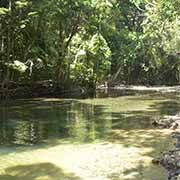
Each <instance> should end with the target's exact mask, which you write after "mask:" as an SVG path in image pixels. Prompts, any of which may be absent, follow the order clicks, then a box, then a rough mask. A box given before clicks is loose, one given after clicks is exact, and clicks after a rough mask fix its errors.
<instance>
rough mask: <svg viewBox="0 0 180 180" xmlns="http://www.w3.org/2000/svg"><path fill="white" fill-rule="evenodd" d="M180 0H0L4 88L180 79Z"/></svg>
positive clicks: (0, 82)
mask: <svg viewBox="0 0 180 180" xmlns="http://www.w3.org/2000/svg"><path fill="white" fill-rule="evenodd" d="M179 8H180V1H179V0H173V1H171V0H76V1H73V0H1V1H0V95H1V96H2V97H4V96H7V95H9V96H20V97H24V96H27V95H28V94H31V95H32V96H39V95H47V94H58V93H61V92H63V91H64V90H76V89H77V90H78V91H79V89H80V90H82V89H81V88H83V89H85V90H88V89H95V87H96V86H97V85H99V84H102V83H104V82H108V83H109V84H110V85H113V84H125V85H129V84H133V85H177V84H179V82H180V61H179V60H180V11H179Z"/></svg>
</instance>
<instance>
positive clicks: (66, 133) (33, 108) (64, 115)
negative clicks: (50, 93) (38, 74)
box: [0, 94, 180, 180]
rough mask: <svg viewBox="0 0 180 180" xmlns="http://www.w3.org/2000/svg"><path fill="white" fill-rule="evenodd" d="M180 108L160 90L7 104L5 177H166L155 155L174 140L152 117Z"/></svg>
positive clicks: (0, 135) (1, 175)
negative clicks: (91, 97) (156, 93)
mask: <svg viewBox="0 0 180 180" xmlns="http://www.w3.org/2000/svg"><path fill="white" fill-rule="evenodd" d="M179 108H180V102H179V97H178V96H174V95H173V96H170V95H155V94H151V95H142V96H139V95H132V96H121V97H107V98H94V99H82V100H78V99H43V98H42V99H30V100H17V101H10V102H8V103H7V102H6V103H1V106H0V162H1V163H0V180H67V179H68V180H101V179H102V180H106V179H107V180H123V179H124V180H126V179H135V180H136V179H137V180H141V179H144V180H150V179H153V177H154V178H156V179H158V180H164V179H165V172H164V171H163V169H162V168H161V167H160V166H154V165H152V164H151V160H152V158H153V157H157V156H158V155H159V154H160V152H161V151H164V150H166V149H168V148H170V147H171V146H172V144H173V143H172V139H171V138H170V136H169V134H170V132H169V131H168V130H159V129H154V128H153V127H152V125H151V121H152V120H154V119H159V118H160V117H162V116H163V115H174V114H176V113H178V112H179Z"/></svg>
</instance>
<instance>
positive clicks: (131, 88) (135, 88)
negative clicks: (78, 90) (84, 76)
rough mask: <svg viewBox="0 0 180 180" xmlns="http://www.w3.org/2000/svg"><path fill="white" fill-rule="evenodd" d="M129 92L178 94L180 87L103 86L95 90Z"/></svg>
mask: <svg viewBox="0 0 180 180" xmlns="http://www.w3.org/2000/svg"><path fill="white" fill-rule="evenodd" d="M107 89H109V90H129V91H139V92H140V91H148V92H149V91H150V92H180V86H134V85H128V86H126V85H117V86H113V87H107V86H104V85H101V86H98V87H97V90H107Z"/></svg>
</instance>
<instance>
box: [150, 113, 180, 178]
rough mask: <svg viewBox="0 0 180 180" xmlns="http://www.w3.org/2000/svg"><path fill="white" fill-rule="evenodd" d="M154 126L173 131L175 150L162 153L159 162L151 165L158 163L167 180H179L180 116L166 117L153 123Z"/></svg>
mask: <svg viewBox="0 0 180 180" xmlns="http://www.w3.org/2000/svg"><path fill="white" fill-rule="evenodd" d="M152 124H153V125H154V126H156V127H159V128H161V129H162V128H170V129H172V130H174V132H173V133H172V137H173V138H175V140H176V143H175V148H174V149H172V150H170V151H167V152H164V153H162V157H160V159H159V160H153V161H152V162H153V163H160V164H161V165H162V166H163V167H164V168H165V169H166V170H167V172H168V180H179V179H180V115H179V114H177V115H176V116H167V117H165V118H164V119H162V120H159V121H153V123H152Z"/></svg>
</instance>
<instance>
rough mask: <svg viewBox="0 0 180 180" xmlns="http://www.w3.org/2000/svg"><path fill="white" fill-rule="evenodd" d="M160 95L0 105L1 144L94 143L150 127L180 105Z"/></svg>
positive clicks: (33, 101) (51, 100)
mask: <svg viewBox="0 0 180 180" xmlns="http://www.w3.org/2000/svg"><path fill="white" fill-rule="evenodd" d="M158 98H159V100H158V101H157V97H154V98H152V97H148V96H144V97H143V96H142V97H141V96H139V97H134V96H133V97H126V98H124V99H114V98H113V99H106V100H105V99H101V100H98V99H97V100H91V99H90V100H84V101H83V100H81V101H77V100H60V99H35V100H30V101H17V102H13V103H12V102H11V103H9V104H6V105H4V106H1V108H0V115H1V119H0V144H2V145H13V144H16V145H33V144H37V143H42V142H43V141H44V140H47V139H53V138H56V139H57V138H60V139H64V138H65V139H66V138H67V139H71V140H72V141H77V142H92V141H94V140H96V139H106V137H107V136H108V134H109V133H110V132H111V130H114V129H123V130H131V129H151V128H152V127H151V119H153V118H156V117H158V118H159V117H160V116H161V115H164V114H169V113H171V114H175V113H177V112H178V111H179V107H180V103H179V102H178V101H177V100H174V99H171V100H166V101H164V99H165V98H167V97H165V98H163V97H159V96H158ZM92 102H93V103H92ZM132 106H133V107H134V108H135V107H138V108H135V109H133V108H132ZM146 106H147V107H148V109H147V107H146ZM126 107H128V108H129V107H130V108H129V109H128V108H126ZM131 108H132V109H131ZM143 108H144V109H143Z"/></svg>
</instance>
